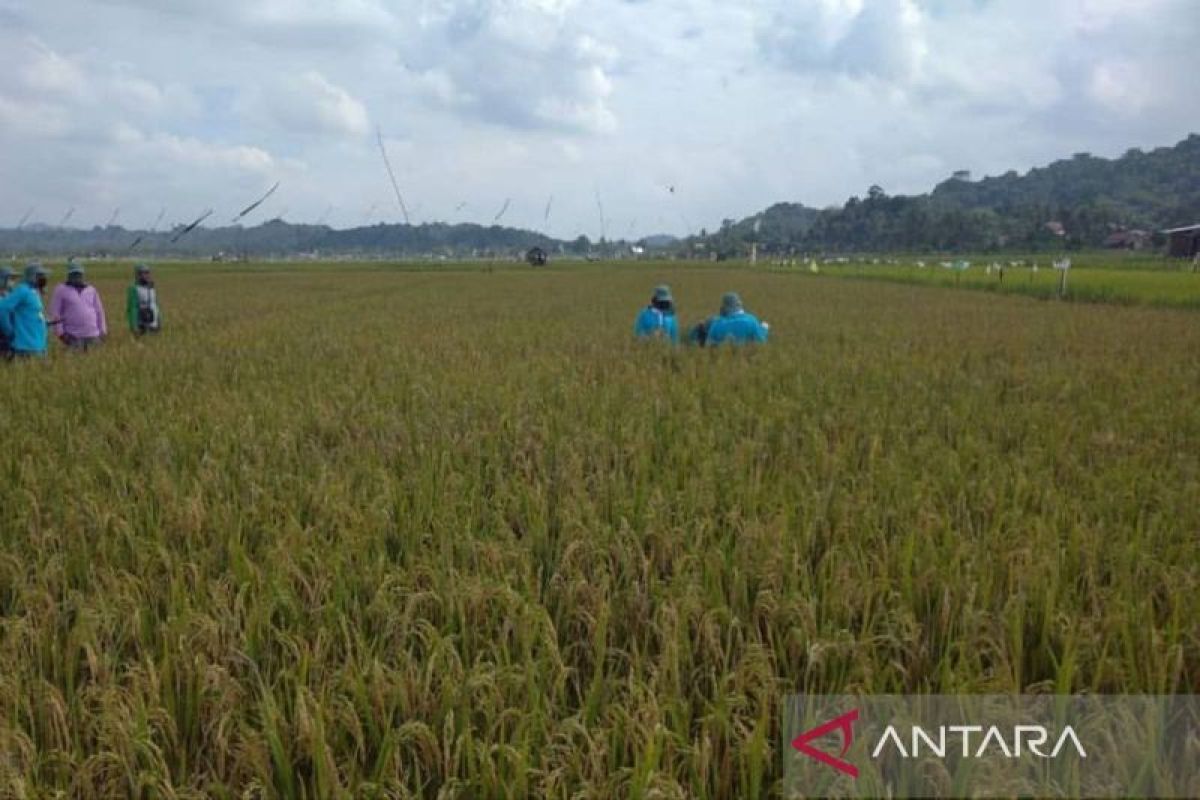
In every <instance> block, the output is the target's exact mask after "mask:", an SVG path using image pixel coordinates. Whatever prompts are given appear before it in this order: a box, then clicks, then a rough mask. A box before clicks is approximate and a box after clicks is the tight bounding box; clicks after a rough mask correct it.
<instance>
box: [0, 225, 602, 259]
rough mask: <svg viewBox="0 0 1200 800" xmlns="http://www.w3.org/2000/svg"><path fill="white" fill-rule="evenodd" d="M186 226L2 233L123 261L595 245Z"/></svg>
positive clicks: (60, 250)
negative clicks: (159, 229) (163, 229)
mask: <svg viewBox="0 0 1200 800" xmlns="http://www.w3.org/2000/svg"><path fill="white" fill-rule="evenodd" d="M182 228H183V226H176V227H175V228H174V229H172V230H170V231H166V232H157V233H148V232H145V231H131V230H126V229H125V228H122V227H120V226H109V227H105V228H100V227H96V228H92V229H90V230H82V229H74V228H48V227H46V226H30V227H28V228H25V229H23V230H12V229H10V230H0V256H7V255H9V254H18V255H23V256H41V255H65V254H72V253H73V254H79V255H88V256H115V257H122V258H138V257H153V256H162V255H173V256H184V257H193V258H209V257H213V256H217V255H222V256H224V257H228V258H236V257H264V256H295V255H303V254H309V255H312V256H329V255H348V256H362V257H369V256H391V255H404V256H425V257H438V256H445V257H462V256H471V255H474V256H489V255H495V256H503V257H510V256H514V255H519V254H521V253H523V252H524V251H525V250H526V249H528V248H530V247H534V246H538V247H542V248H544V249H546V250H553V251H555V252H559V251H560V250H561V251H565V252H573V251H575V250H581V251H583V252H586V251H587V248H588V243H587V240H583V241H582V242H579V241H576V242H559V241H558V240H555V239H551V238H550V237H547V236H543V235H542V234H540V233H536V232H534V231H526V230H520V229H517V228H504V227H500V226H498V225H491V226H486V227H485V226H482V225H472V224H461V225H447V224H443V223H431V224H423V225H382V224H380V225H370V226H366V227H361V228H350V229H347V230H335V229H333V228H330V227H328V226H325V225H293V224H290V223H287V222H283V221H281V220H278V219H275V220H271V221H269V222H265V223H263V224H262V225H256V226H254V227H250V228H243V227H240V226H234V227H224V228H205V227H197V228H196V229H195V230H192V231H190V232H187V233H186V234H183V232H182Z"/></svg>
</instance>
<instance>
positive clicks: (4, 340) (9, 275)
mask: <svg viewBox="0 0 1200 800" xmlns="http://www.w3.org/2000/svg"><path fill="white" fill-rule="evenodd" d="M16 274H17V273H15V272H13V268H12V267H8V266H4V267H0V300H3V299H4V298H5V297H6V296H7V295H8V289H9V287H10V286H11V285H12V279H13V277H14V276H15V275H16ZM5 316H7V314H6V315H5ZM7 330H8V327H7V326H5V325H4V324H3V323H0V360H4V361H7V360H8V359H9V358H10V357H12V348H11V347H9V346H8V333H7V332H6V331H7Z"/></svg>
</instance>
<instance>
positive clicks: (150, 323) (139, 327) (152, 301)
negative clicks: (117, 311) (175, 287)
mask: <svg viewBox="0 0 1200 800" xmlns="http://www.w3.org/2000/svg"><path fill="white" fill-rule="evenodd" d="M125 315H126V317H128V319H129V330H131V331H133V335H134V336H141V335H142V334H146V333H158V332H159V331H161V330H162V311H161V310H159V307H158V290H157V289H155V288H154V279H153V278H152V277H151V275H150V268H149V267H148V266H146V265H145V264H138V265H137V266H136V267H135V268H134V270H133V285H132V286H130V287H129V291H127V292H126V293H125Z"/></svg>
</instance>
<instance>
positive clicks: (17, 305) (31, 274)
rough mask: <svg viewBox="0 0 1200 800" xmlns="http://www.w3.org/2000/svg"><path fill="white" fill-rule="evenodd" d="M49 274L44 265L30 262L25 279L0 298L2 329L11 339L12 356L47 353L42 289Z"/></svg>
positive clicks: (9, 340) (0, 322) (9, 339)
mask: <svg viewBox="0 0 1200 800" xmlns="http://www.w3.org/2000/svg"><path fill="white" fill-rule="evenodd" d="M48 274H49V273H47V271H46V268H45V267H43V266H42V265H41V264H36V263H35V264H30V265H29V266H27V267H25V274H24V280H22V281H21V282H20V283H19V284H17V285H16V286H14V287H13V289H12V291H10V292H9V293H8V294H6V295H5V296H4V298H3V299H0V331H3V333H4V336H5V337H6V338H7V339H8V345H9V348H10V354H9V355H8V358H10V359H11V358H37V357H40V356H44V355H46V315H45V313H44V310H43V306H42V292H43V291H45V289H46V276H47V275H48Z"/></svg>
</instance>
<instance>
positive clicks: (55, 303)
mask: <svg viewBox="0 0 1200 800" xmlns="http://www.w3.org/2000/svg"><path fill="white" fill-rule="evenodd" d="M85 277H86V273H85V272H84V269H83V265H82V264H79V263H78V262H74V261H72V262H71V263H70V265H69V266H68V268H67V282H66V283H61V284H59V285H58V286H57V287H56V288H55V289H54V295H53V296H52V297H51V298H50V319H52V320H54V334H55V335H56V336H58V338H59V341H61V342H62V343H63V344H65V345H66V346H67V347H69V348H71V349H72V350H90V349H91V348H93V347H95V346H96V345H98V344H99V343H100V342H101V340H103V339H104V337H105V336H107V335H108V324H107V322H106V321H105V319H104V304H103V303H102V302H100V293H99V292H97V291H96V287H95V286H90V285H88V283H87V281H86V280H85Z"/></svg>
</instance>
